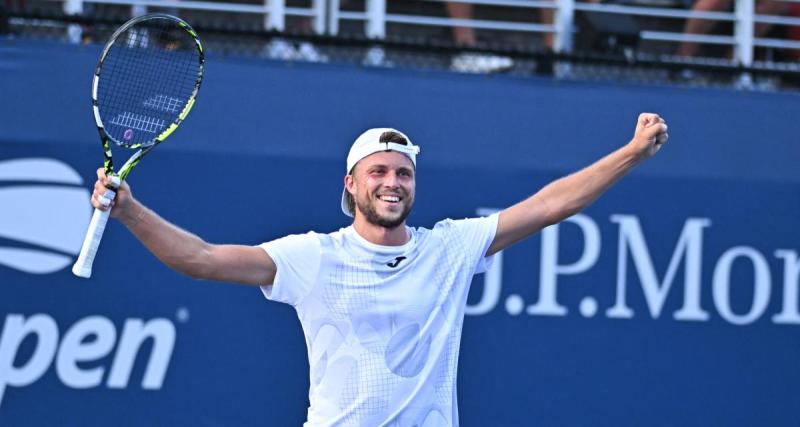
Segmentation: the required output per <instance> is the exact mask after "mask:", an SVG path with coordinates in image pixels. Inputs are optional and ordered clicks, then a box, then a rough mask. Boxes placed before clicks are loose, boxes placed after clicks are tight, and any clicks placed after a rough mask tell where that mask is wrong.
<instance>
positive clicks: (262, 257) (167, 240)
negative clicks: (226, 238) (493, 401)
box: [92, 168, 277, 286]
mask: <svg viewBox="0 0 800 427" xmlns="http://www.w3.org/2000/svg"><path fill="white" fill-rule="evenodd" d="M97 178H98V179H97V182H95V186H94V194H92V205H93V206H94V207H96V208H98V209H103V210H106V209H109V208H110V207H113V209H112V211H111V216H112V217H114V218H117V219H119V220H120V221H121V222H122V223H123V224H125V226H126V227H128V229H129V230H130V231H131V232H132V233H133V234H134V235H135V236H136V238H138V239H139V241H141V242H142V244H144V245H145V246H146V247H147V249H149V250H150V252H152V253H153V254H154V255H155V256H156V257H157V258H158V259H159V260H161V261H162V262H163V263H164V264H166V265H167V266H169V267H170V268H172V269H174V270H175V271H178V272H180V273H183V274H186V275H188V276H191V277H194V278H197V279H208V280H215V281H221V282H234V283H241V284H247V285H257V286H260V285H271V284H272V282H273V281H274V280H275V272H276V271H277V267H276V266H275V262H274V261H273V260H272V258H270V256H269V255H267V253H266V252H265V251H264V250H263V249H261V248H259V247H256V246H244V245H214V244H210V243H207V242H205V241H204V240H202V239H201V238H199V237H197V236H196V235H194V234H192V233H189V232H188V231H186V230H183V229H181V228H179V227H177V226H175V225H173V224H171V223H169V222H167V221H166V220H165V219H163V218H161V217H160V216H158V214H156V213H155V212H153V211H152V210H150V209H148V208H147V207H146V206H144V205H143V204H141V203H139V201H137V200H136V199H134V197H133V194H132V193H131V190H130V187H129V186H128V184H127V183H125V182H124V181H123V182H122V184H121V185H120V187H119V188H118V189H117V196H116V198H115V199H114V201H113V202H111V204H110V207H109V206H108V204H107V203H104V202H106V201H104V200H103V199H104V197H103V194H104V193H105V192H106V185H108V184H109V182H110V179H109V178H108V177H106V176H105V173H104V171H103V169H102V168H100V169H98V171H97Z"/></svg>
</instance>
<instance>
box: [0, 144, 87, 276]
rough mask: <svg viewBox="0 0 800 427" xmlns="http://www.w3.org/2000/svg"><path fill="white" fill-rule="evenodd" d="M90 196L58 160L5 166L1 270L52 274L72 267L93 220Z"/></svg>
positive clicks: (0, 171) (0, 176)
mask: <svg viewBox="0 0 800 427" xmlns="http://www.w3.org/2000/svg"><path fill="white" fill-rule="evenodd" d="M89 196H90V194H89V191H88V190H87V189H86V188H85V186H84V183H83V179H82V178H81V176H80V175H79V174H78V173H77V172H76V171H75V170H74V169H72V168H71V167H70V166H69V165H67V164H66V163H64V162H61V161H59V160H56V159H49V158H25V159H12V160H3V161H0V206H2V207H3V208H2V209H0V266H2V267H10V268H12V269H15V270H19V271H22V272H25V273H30V274H50V273H55V272H57V271H60V270H62V269H63V268H65V267H67V266H68V265H70V264H72V262H73V261H74V260H75V258H76V257H77V255H78V252H80V249H81V244H82V243H83V237H84V233H85V232H86V227H87V225H88V223H89V219H90V216H91V210H92V209H91V206H90V205H89V203H88V200H89ZM2 267H0V268H2Z"/></svg>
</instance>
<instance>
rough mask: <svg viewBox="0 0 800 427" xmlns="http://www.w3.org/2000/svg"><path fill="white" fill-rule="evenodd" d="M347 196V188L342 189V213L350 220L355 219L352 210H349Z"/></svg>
mask: <svg viewBox="0 0 800 427" xmlns="http://www.w3.org/2000/svg"><path fill="white" fill-rule="evenodd" d="M346 195H347V189H346V188H343V189H342V212H343V213H344V214H345V215H347V216H349V217H350V218H353V214H352V212H350V209H348V207H347V198H346Z"/></svg>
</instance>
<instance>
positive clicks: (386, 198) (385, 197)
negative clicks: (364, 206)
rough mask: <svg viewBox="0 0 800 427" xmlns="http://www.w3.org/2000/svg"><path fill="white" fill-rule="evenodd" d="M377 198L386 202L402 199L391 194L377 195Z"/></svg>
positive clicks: (395, 201)
mask: <svg viewBox="0 0 800 427" xmlns="http://www.w3.org/2000/svg"><path fill="white" fill-rule="evenodd" d="M378 200H380V201H382V202H386V203H400V201H401V200H403V198H402V197H400V196H393V195H379V196H378Z"/></svg>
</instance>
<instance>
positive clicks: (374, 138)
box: [342, 128, 419, 217]
mask: <svg viewBox="0 0 800 427" xmlns="http://www.w3.org/2000/svg"><path fill="white" fill-rule="evenodd" d="M386 132H395V133H398V134H400V135H401V136H402V137H403V138H405V139H406V141H408V144H398V143H395V142H381V139H380V138H381V135H383V134H384V133H386ZM379 151H397V152H398V153H403V154H405V155H406V156H407V157H408V158H409V159H411V163H413V164H414V167H415V168H416V167H417V154H419V146H418V145H414V144H412V143H411V139H409V138H408V137H407V136H406V134H404V133H403V132H400V131H399V130H397V129H392V128H374V129H369V130H367V131H365V132H364V133H362V134H361V135H359V137H358V138H356V141H355V142H353V146H351V147H350V152H349V153H348V154H347V171H346V172H345V173H348V174H349V173H350V172H351V171H352V170H353V167H355V165H356V163H358V161H359V160H361V159H363V158H364V157H367V156H369V155H370V154H373V153H377V152H379ZM346 195H347V188H345V189H344V190H342V212H344V214H345V215H347V216H349V217H352V216H353V215H354V212H350V209H349V208H348V206H347V199H346Z"/></svg>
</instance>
